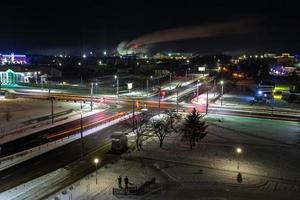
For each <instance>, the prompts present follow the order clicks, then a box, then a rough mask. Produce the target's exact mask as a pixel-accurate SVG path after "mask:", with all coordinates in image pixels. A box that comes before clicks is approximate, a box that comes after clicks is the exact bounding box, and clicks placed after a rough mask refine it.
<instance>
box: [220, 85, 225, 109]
mask: <svg viewBox="0 0 300 200" xmlns="http://www.w3.org/2000/svg"><path fill="white" fill-rule="evenodd" d="M220 84H221V87H222V88H221V107H222V105H223V93H224V87H223V86H224V81H223V80H221V81H220Z"/></svg>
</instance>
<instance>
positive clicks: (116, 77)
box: [114, 75, 119, 97]
mask: <svg viewBox="0 0 300 200" xmlns="http://www.w3.org/2000/svg"><path fill="white" fill-rule="evenodd" d="M114 78H115V79H116V80H117V96H118V97H119V78H118V76H117V75H115V76H114Z"/></svg>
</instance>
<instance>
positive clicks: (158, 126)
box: [150, 120, 171, 148]
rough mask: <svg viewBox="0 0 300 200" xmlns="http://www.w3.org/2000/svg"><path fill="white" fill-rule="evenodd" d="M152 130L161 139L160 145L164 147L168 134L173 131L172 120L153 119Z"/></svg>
mask: <svg viewBox="0 0 300 200" xmlns="http://www.w3.org/2000/svg"><path fill="white" fill-rule="evenodd" d="M150 127H151V128H150V130H151V131H152V132H153V134H154V135H155V136H156V137H157V138H158V140H159V147H160V148H162V146H163V142H164V140H165V138H166V136H167V135H168V134H170V133H171V131H170V127H171V123H170V120H156V121H152V122H151V124H150Z"/></svg>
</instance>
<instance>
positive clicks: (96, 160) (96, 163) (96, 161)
mask: <svg viewBox="0 0 300 200" xmlns="http://www.w3.org/2000/svg"><path fill="white" fill-rule="evenodd" d="M94 163H95V166H96V184H98V174H97V171H98V163H99V159H98V158H95V159H94Z"/></svg>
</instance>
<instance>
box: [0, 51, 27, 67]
mask: <svg viewBox="0 0 300 200" xmlns="http://www.w3.org/2000/svg"><path fill="white" fill-rule="evenodd" d="M0 63H1V64H2V65H5V64H20V65H23V64H28V60H27V57H26V55H19V54H14V53H11V54H0Z"/></svg>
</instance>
